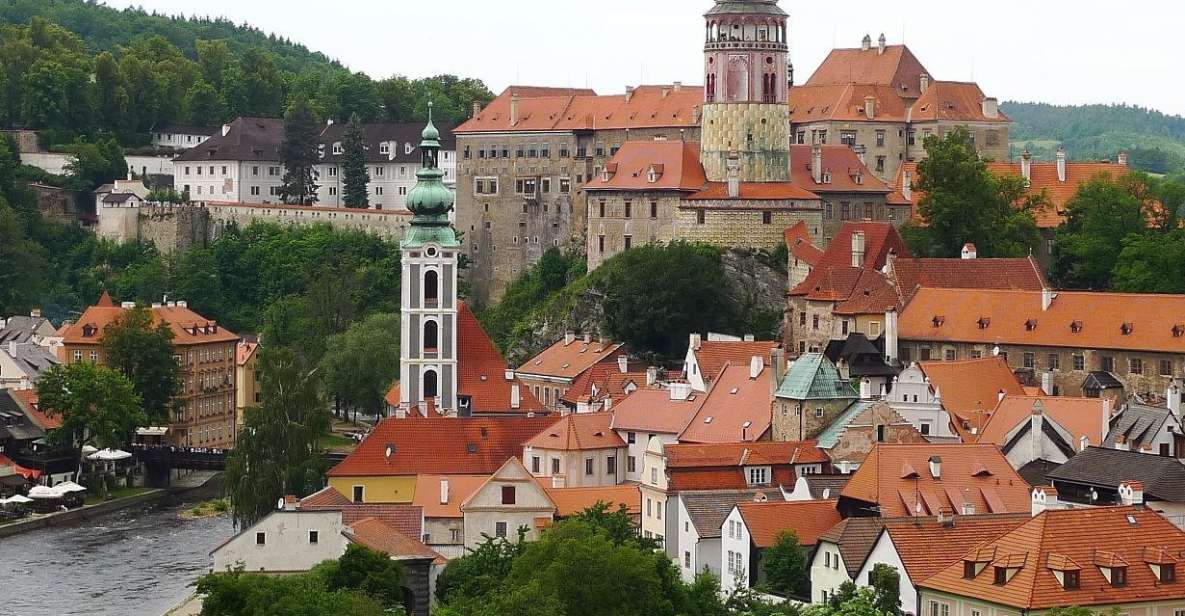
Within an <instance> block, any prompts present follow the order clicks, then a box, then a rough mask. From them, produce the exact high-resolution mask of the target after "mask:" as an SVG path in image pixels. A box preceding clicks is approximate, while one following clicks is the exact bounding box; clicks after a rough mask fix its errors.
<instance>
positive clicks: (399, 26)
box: [105, 0, 1185, 115]
mask: <svg viewBox="0 0 1185 616" xmlns="http://www.w3.org/2000/svg"><path fill="white" fill-rule="evenodd" d="M105 1H106V3H107V4H108V5H110V6H114V7H125V6H140V7H143V8H144V9H145V10H149V11H153V10H155V11H157V12H161V13H167V14H182V13H183V14H186V15H193V14H197V15H209V16H222V17H228V18H230V19H233V20H234V21H235V22H239V23H242V22H247V23H249V24H251V25H253V26H255V27H258V28H260V29H261V30H264V31H265V32H276V33H278V34H282V35H284V36H287V37H288V38H290V39H291V40H293V41H297V42H300V43H303V44H304V45H306V46H307V47H309V48H310V49H312V50H315V51H320V52H322V53H325V54H326V55H328V56H330V57H331V58H335V59H337V60H340V61H341V62H342V63H343V64H345V65H346V66H348V67H350V68H351V69H353V70H360V71H363V72H365V73H367V74H368V75H370V76H371V77H374V78H376V79H379V78H384V77H388V76H391V75H394V74H401V75H406V76H408V77H426V76H431V75H436V74H442V73H452V74H455V75H459V76H463V77H478V78H480V79H482V80H484V81H485V82H486V84H487V85H488V86H489V87H490V89H491V90H493V91H494V92H495V93H498V92H500V91H501V90H502V89H503V88H505V87H506V86H508V85H512V84H516V85H546V86H580V87H584V86H588V87H591V88H593V89H595V90H597V92H598V93H602V94H613V93H620V92H622V91H624V89H625V86H626V85H636V84H639V83H647V84H657V83H671V82H674V81H682V82H684V83H687V84H700V83H701V82H702V76H701V75H700V71H701V63H702V55H701V52H702V45H703V19H702V14H703V13H704V11H705V10H707V9H708V8H710V7H711V6H712V1H711V0H594V1H591V2H590V1H586V0H503V1H502V2H491V1H489V0H431V1H428V2H417V1H412V0H333V1H332V2H324V1H323V0H319V1H316V2H313V1H310V0H200V1H199V2H194V1H193V0H105ZM781 6H782V8H783V9H784V10H786V11H787V12H788V13H789V14H790V26H789V29H790V35H789V36H790V53H791V61H792V62H793V63H794V66H795V69H796V72H797V77H796V80H797V81H798V82H800V83H801V82H803V81H805V80H806V79H807V78H808V77H809V76H810V74H811V73H812V72H813V71H814V69H815V68H816V67H817V66H818V65H819V63H820V62H821V61H822V60H823V58H824V57H825V56H826V55H827V52H828V51H829V50H830V49H832V48H833V47H856V46H859V44H860V39H861V38H863V37H864V35H865V34H871V35H872V38H873V40H874V41H875V40H876V39H877V37H878V36H879V35H880V34H881V33H882V32H883V33H884V34H885V36H886V37H887V38H888V40H889V43H890V44H896V43H900V42H902V41H904V42H905V43H906V44H907V45H909V47H910V48H911V49H912V50H913V52H914V54H915V55H917V56H918V58H919V59H920V60H921V61H922V64H923V65H925V66H926V68H927V69H928V70H929V71H930V73H931V74H932V75H933V76H934V78H935V79H941V80H952V81H970V80H974V81H977V82H979V84H980V86H981V87H982V88H983V89H984V91H985V92H986V93H987V95H988V96H995V97H997V98H999V99H1000V100H1001V101H1003V100H1022V101H1040V102H1048V103H1056V104H1080V103H1129V104H1134V105H1141V106H1145V107H1152V108H1154V109H1159V110H1161V111H1164V112H1166V113H1172V114H1178V115H1185V79H1182V78H1181V75H1182V69H1181V66H1180V64H1179V63H1178V61H1179V57H1180V52H1179V45H1178V44H1177V42H1176V41H1177V37H1176V36H1175V35H1177V34H1178V32H1176V31H1175V30H1176V29H1177V27H1178V26H1179V24H1181V23H1185V3H1177V2H1165V1H1163V0H1155V1H1154V0H1130V1H1128V2H1125V3H1122V4H1121V5H1116V4H1115V3H1114V2H1113V1H1110V0H1108V1H1102V0H1075V1H1071V0H994V1H993V2H969V1H967V0H958V1H954V2H952V1H950V0H909V1H908V2H906V1H903V0H898V1H895V2H892V1H885V0H879V1H877V0H843V1H832V2H823V1H819V0H813V1H811V2H803V1H801V0H781ZM195 10H196V13H195Z"/></svg>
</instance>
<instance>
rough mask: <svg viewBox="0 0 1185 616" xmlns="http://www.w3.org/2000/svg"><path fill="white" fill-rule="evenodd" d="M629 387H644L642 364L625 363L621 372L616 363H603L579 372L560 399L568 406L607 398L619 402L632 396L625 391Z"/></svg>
mask: <svg viewBox="0 0 1185 616" xmlns="http://www.w3.org/2000/svg"><path fill="white" fill-rule="evenodd" d="M631 386H632V387H637V388H642V387H645V386H646V368H645V367H644V364H639V363H627V364H626V371H625V372H622V371H621V368H620V366H618V365H617V362H616V361H603V362H600V363H597V364H593V366H592V367H591V368H589V369H588V370H585V371H584V372H581V373H580V376H578V377H576V379H575V380H574V381H572V385H571V386H569V387H568V389H567V391H565V392H564V394H563V396H562V397H561V398H560V399H561V400H563V401H564V402H568V403H570V404H576V403H579V402H599V401H601V400H605V399H608V398H611V399H613V400H614V401H619V400H623V399H626V398H627V397H628V396H630V395H632V394H631V393H629V391H627V389H629V388H630V387H631ZM635 391H636V390H635Z"/></svg>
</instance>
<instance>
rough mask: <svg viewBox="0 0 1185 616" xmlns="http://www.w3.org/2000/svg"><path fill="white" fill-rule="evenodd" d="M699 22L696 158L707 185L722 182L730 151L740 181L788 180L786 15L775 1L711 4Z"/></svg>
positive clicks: (729, 0)
mask: <svg viewBox="0 0 1185 616" xmlns="http://www.w3.org/2000/svg"><path fill="white" fill-rule="evenodd" d="M704 18H705V20H706V24H705V32H704V34H705V42H704V99H705V100H704V113H703V120H702V127H701V128H702V130H701V136H700V152H701V153H700V158H701V160H702V162H703V165H704V170H705V171H706V172H707V175H708V179H709V180H711V181H713V182H723V181H726V180H727V178H728V158H729V154H730V153H732V152H735V153H736V154H737V156H738V157H739V158H740V163H741V165H740V166H741V169H740V181H742V182H786V181H789V179H790V106H789V102H788V99H789V96H790V88H789V85H788V84H787V82H786V81H787V76H788V75H789V55H790V54H789V47H788V46H787V44H786V18H787V15H786V13H785V12H784V11H782V9H780V8H778V0H716V6H715V7H713V8H712V10H710V11H708V12H707V14H706V15H704Z"/></svg>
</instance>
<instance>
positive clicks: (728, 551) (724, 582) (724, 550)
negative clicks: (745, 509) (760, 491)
mask: <svg viewBox="0 0 1185 616" xmlns="http://www.w3.org/2000/svg"><path fill="white" fill-rule="evenodd" d="M750 538H751V536H750V534H749V528H748V527H747V526H745V520H744V518H742V517H741V512H740V510H739V509H737V508H736V507H733V508H732V511H731V512H729V514H728V517H727V518H725V519H724V524H722V525H721V526H720V554H719V562H720V563H721V564H720V566H721V568H722V570H721V577H720V589H721V590H722V591H723V592H724V593H725V594H728V593H729V592H731V591H733V590H737V589H741V588H747V587H748V586H749V579H750V574H749V552H750V550H751V543H750ZM736 554H740V555H741V557H740V566H739V567H737V566H736V565H735V564H734V563H730V562H729V558H732V559H734V561H735V559H736V558H737V557H736ZM754 577H755V576H754Z"/></svg>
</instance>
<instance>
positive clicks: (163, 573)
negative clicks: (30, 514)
mask: <svg viewBox="0 0 1185 616" xmlns="http://www.w3.org/2000/svg"><path fill="white" fill-rule="evenodd" d="M180 510H181V508H180V507H175V506H174V507H161V506H157V507H152V508H136V509H129V510H125V511H121V512H117V513H113V514H111V515H108V516H103V517H101V518H96V519H92V520H87V521H85V522H80V523H78V524H76V525H67V526H62V527H57V528H46V529H42V530H37V531H33V532H29V533H25V534H23V535H17V536H15V537H9V538H6V539H0V615H3V616H69V615H75V614H77V615H80V616H81V615H86V616H128V615H137V616H138V615H141V614H143V615H146V616H160V615H161V614H163V613H164V612H165V611H167V610H168V609H169V608H171V607H173V606H174V605H177V604H178V603H180V602H181V601H182V600H184V599H185V598H186V597H188V596H189V595H190V593H192V591H193V589H192V588H191V587H190V586H189V585H190V584H191V583H193V582H194V581H195V580H196V579H197V578H198V577H199V576H200V575H202V574H203V573H205V572H206V571H208V570H209V567H210V556H209V552H210V550H211V549H212V548H213V547H214V546H216V545H218V544H219V543H221V542H222V541H223V540H225V539H226V538H227V537H230V536H231V535H232V534H233V533H234V529H233V527H232V525H231V522H230V520H229V519H228V518H207V519H200V520H182V519H180V518H178V517H177V513H178V512H179V511H180Z"/></svg>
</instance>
